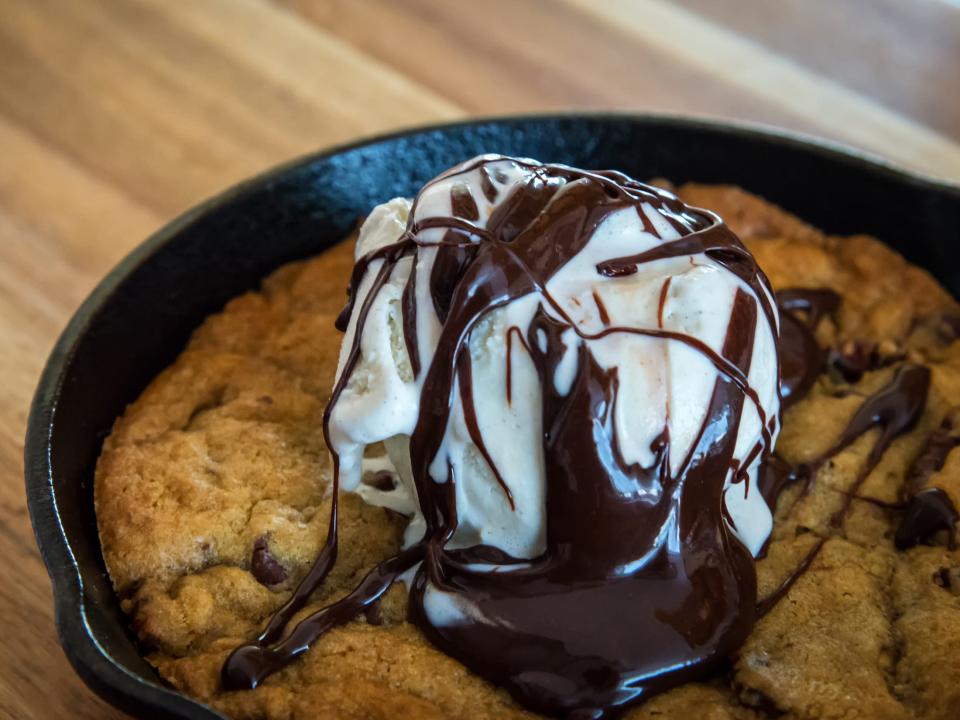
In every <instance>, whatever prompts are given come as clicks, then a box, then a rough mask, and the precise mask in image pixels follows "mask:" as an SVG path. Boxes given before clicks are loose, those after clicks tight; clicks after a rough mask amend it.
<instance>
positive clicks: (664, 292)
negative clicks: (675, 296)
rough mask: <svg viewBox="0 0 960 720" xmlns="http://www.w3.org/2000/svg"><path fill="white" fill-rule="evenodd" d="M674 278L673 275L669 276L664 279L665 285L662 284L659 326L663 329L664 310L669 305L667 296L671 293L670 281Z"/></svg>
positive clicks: (658, 316) (658, 307)
mask: <svg viewBox="0 0 960 720" xmlns="http://www.w3.org/2000/svg"><path fill="white" fill-rule="evenodd" d="M672 280H673V276H672V275H671V276H669V277H668V278H667V279H666V280H664V281H663V285H661V286H660V299H659V301H658V302H657V327H659V328H660V329H661V330H662V329H663V311H664V308H666V306H667V298H668V297H669V294H670V283H671V281H672Z"/></svg>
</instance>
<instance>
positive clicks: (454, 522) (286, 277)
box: [96, 158, 960, 718]
mask: <svg viewBox="0 0 960 720" xmlns="http://www.w3.org/2000/svg"><path fill="white" fill-rule="evenodd" d="M680 195H681V197H683V199H684V200H686V201H687V202H689V203H690V204H691V205H693V206H706V207H713V208H716V209H718V210H720V211H721V213H722V214H723V215H724V216H725V217H727V218H728V220H729V222H730V223H731V226H732V227H733V228H734V229H735V230H736V231H737V233H738V234H739V235H740V236H741V237H742V238H743V240H744V241H745V242H746V243H747V245H748V246H749V248H750V251H751V252H752V253H753V255H754V256H755V257H756V258H757V262H756V263H755V262H754V260H753V257H751V255H750V253H748V252H747V251H746V250H745V249H744V247H743V245H741V244H740V242H739V241H738V240H737V239H736V237H735V236H734V235H733V234H732V233H731V232H730V231H729V230H727V229H726V228H725V227H724V225H723V224H722V223H721V222H720V221H719V219H718V218H717V217H716V216H714V215H712V214H711V213H708V212H706V211H701V210H697V209H694V208H693V207H688V206H687V205H684V204H682V203H681V202H680V201H679V200H677V199H676V198H675V197H674V196H673V195H672V194H670V193H668V192H665V191H662V190H657V189H655V188H652V187H650V186H645V185H642V184H640V183H636V182H635V181H632V180H630V179H629V178H626V177H624V176H622V175H619V174H616V173H593V172H585V171H576V170H573V169H570V168H564V167H562V166H543V165H540V164H539V163H534V162H532V161H516V160H510V159H502V158H481V159H478V160H475V161H470V162H468V163H467V164H465V165H464V166H461V167H459V168H456V169H454V170H451V171H450V172H449V173H447V174H445V175H442V176H440V178H438V179H437V180H435V181H433V182H432V183H431V184H429V185H428V186H427V187H426V188H425V189H424V191H423V192H422V193H421V194H420V196H419V197H418V199H417V202H416V204H415V206H414V209H413V210H412V211H408V208H409V205H408V203H405V202H404V201H402V200H398V201H391V203H388V204H386V205H384V206H381V207H380V208H377V209H376V210H375V211H374V212H373V213H372V214H371V216H370V218H369V219H368V220H367V222H366V224H365V226H364V228H363V230H362V231H361V234H360V239H359V241H358V248H357V258H358V262H357V263H356V267H355V269H354V270H353V273H352V280H351V288H352V292H351V303H350V305H349V306H348V309H347V312H345V313H344V315H343V320H348V322H347V323H346V328H345V329H346V330H347V334H346V340H345V344H344V352H343V354H342V355H341V357H340V361H339V363H338V367H337V370H336V373H334V368H333V367H332V365H333V362H332V360H333V357H332V355H333V353H332V350H331V349H330V348H329V345H328V343H329V340H328V339H327V338H329V335H326V336H324V335H322V332H323V331H322V330H320V328H322V327H323V326H324V325H325V324H329V323H331V322H332V321H333V309H334V303H335V302H336V298H335V296H333V295H332V294H331V293H329V291H325V290H323V289H320V288H318V287H317V285H318V283H317V280H318V278H319V277H322V276H323V275H324V274H335V273H337V272H339V273H340V275H341V277H345V276H347V275H348V274H349V269H348V268H349V266H348V262H349V258H348V257H347V256H346V254H345V252H344V251H342V250H340V251H333V253H332V254H329V255H328V256H327V257H321V258H320V259H319V260H317V261H313V262H312V263H309V264H300V265H297V266H292V267H290V268H287V269H285V270H282V271H280V272H279V273H278V274H277V275H276V276H274V277H273V278H271V279H270V280H268V281H267V283H266V284H265V288H264V293H263V294H253V295H248V296H245V297H243V298H240V299H238V300H237V301H234V302H233V303H231V305H229V306H228V308H227V309H226V311H225V312H224V313H223V314H222V315H220V316H217V317H214V318H211V320H210V321H208V323H207V324H206V325H205V326H204V327H203V328H201V329H200V330H199V331H198V333H197V334H196V336H195V338H194V340H193V341H192V342H191V346H190V348H189V349H188V350H187V352H186V353H185V354H184V355H183V356H182V357H181V359H180V360H178V362H177V363H176V364H175V365H174V366H173V367H172V368H171V369H170V370H168V371H167V372H166V373H165V374H164V375H162V376H161V377H160V378H158V380H157V381H156V382H155V383H154V384H153V385H152V386H151V388H150V389H148V391H147V392H146V393H145V394H144V396H143V397H142V398H141V399H140V400H139V401H138V402H137V403H136V404H134V405H133V406H132V407H131V408H130V409H129V410H128V412H127V413H126V415H125V416H124V418H122V419H121V420H120V421H118V425H117V427H116V428H115V430H114V433H113V434H112V435H111V437H110V438H109V439H108V441H107V443H106V445H105V449H104V454H103V456H102V458H101V461H100V463H99V465H98V473H97V487H96V492H97V510H98V518H99V522H100V528H101V537H102V540H103V545H104V553H105V558H106V560H107V563H108V567H109V569H110V571H111V576H112V578H113V580H114V583H115V585H116V586H117V589H118V592H119V593H120V594H121V597H122V598H123V602H124V607H125V609H126V610H127V611H128V612H129V613H130V614H131V615H132V617H133V620H134V627H135V628H136V630H137V632H138V635H139V636H140V637H141V639H142V640H144V642H145V643H146V644H147V645H148V646H150V647H151V648H153V652H152V654H151V655H150V656H149V657H150V659H151V661H152V662H154V664H155V665H157V667H158V668H159V669H160V672H161V674H163V675H164V676H165V677H166V678H168V679H169V680H170V681H171V682H173V683H174V685H176V686H178V687H181V688H183V689H185V690H186V691H188V692H191V693H192V694H194V695H197V696H199V697H201V698H203V699H205V700H207V701H210V702H212V703H213V704H215V705H216V706H217V707H220V708H222V709H223V710H224V711H226V712H228V713H230V714H232V715H235V716H237V717H300V716H301V715H302V716H304V717H307V716H309V714H310V712H311V708H312V709H313V710H314V711H315V710H316V709H317V708H320V709H322V710H324V711H325V712H326V713H327V714H330V715H332V716H344V717H349V716H357V717H367V716H371V715H374V714H375V713H376V712H380V713H381V716H392V715H393V714H400V715H402V714H407V715H417V716H420V715H422V716H430V714H431V713H432V714H434V715H435V716H440V717H442V716H447V717H463V716H473V717H484V716H490V717H500V716H505V715H510V714H512V713H513V714H517V715H520V714H522V711H521V710H520V709H519V707H518V706H517V705H516V704H515V701H512V700H509V699H508V698H507V696H506V694H505V692H504V689H506V690H508V691H509V692H510V693H511V694H512V695H513V697H514V698H515V699H516V700H519V701H520V703H521V704H522V705H525V706H526V707H528V708H532V709H535V710H538V711H541V712H548V713H551V714H566V715H571V716H573V715H577V716H587V717H589V716H600V715H601V714H603V713H608V714H610V713H614V712H620V711H623V710H624V708H626V707H629V706H631V705H633V707H632V709H629V710H627V711H626V712H627V713H628V714H629V716H637V717H645V716H658V717H663V716H673V717H687V716H690V714H691V713H694V714H699V715H704V716H709V715H707V713H712V714H713V715H714V716H716V717H751V716H760V717H763V716H765V715H766V714H771V715H776V714H779V713H783V712H789V713H792V714H793V715H795V716H797V717H811V718H814V717H834V716H836V717H840V716H857V715H856V713H860V714H861V715H860V716H863V717H910V716H911V715H915V716H918V717H931V718H933V717H948V716H949V715H947V714H943V713H944V712H948V708H949V707H950V704H951V703H952V702H953V701H955V700H956V693H957V691H956V690H951V687H955V683H953V684H951V680H956V679H958V677H960V671H954V674H953V675H951V674H950V673H951V671H950V668H949V667H948V668H947V670H946V671H944V669H943V665H944V663H949V661H950V659H951V658H953V659H954V660H955V659H956V657H957V656H956V651H955V650H953V649H952V648H951V646H950V642H951V639H960V608H958V606H957V595H955V594H954V591H953V588H955V587H956V586H957V585H958V584H960V581H957V580H956V579H955V578H954V576H955V574H956V568H957V565H958V564H960V563H958V559H957V553H956V551H955V550H953V549H952V548H951V547H949V542H950V540H951V538H952V535H951V531H952V525H953V521H954V520H955V515H951V513H953V512H954V510H953V508H954V507H955V502H956V498H957V489H958V488H957V483H956V482H955V481H954V480H953V479H952V478H953V477H955V475H954V474H952V472H951V471H952V464H953V463H955V462H957V460H958V459H957V458H952V455H951V453H950V451H951V450H952V449H953V447H954V446H955V444H956V443H955V442H954V436H955V433H954V420H953V417H954V414H953V413H952V405H951V403H950V400H949V399H950V397H951V396H952V397H956V393H955V390H956V388H955V387H954V384H955V383H957V382H958V379H960V375H956V372H957V370H956V369H955V368H956V366H957V360H958V358H956V357H955V356H956V354H957V353H958V352H960V350H958V349H957V348H955V345H956V343H954V342H953V337H954V329H953V325H954V319H953V318H955V317H956V311H957V308H956V306H955V304H954V303H953V301H952V300H951V299H950V298H949V297H948V296H947V295H946V293H945V292H943V291H942V290H941V289H940V288H939V287H938V286H936V284H935V283H934V282H933V281H932V280H931V279H930V278H929V276H927V275H926V274H925V273H923V272H922V271H920V270H918V269H916V268H912V267H910V266H908V265H907V264H906V263H904V262H903V261H902V260H901V259H900V258H899V257H897V256H896V255H895V254H893V253H892V252H891V251H889V250H887V249H886V248H884V247H883V246H881V245H880V244H879V243H876V241H872V240H869V239H866V238H851V239H847V240H839V239H836V238H828V237H825V236H823V235H822V234H820V233H818V232H816V231H815V230H813V229H811V228H808V227H806V226H804V225H803V224H802V223H800V222H799V221H797V220H795V219H794V218H791V217H789V216H787V215H786V214H784V213H782V212H779V211H777V210H775V209H774V208H772V207H770V206H768V205H766V204H764V203H762V201H759V200H758V199H756V198H753V197H752V196H748V195H746V194H744V193H742V192H739V191H735V190H732V189H728V188H711V187H704V186H691V187H688V188H681V190H680ZM701 198H702V199H704V200H706V202H702V201H701V200H700V199H701ZM408 212H409V217H408V216H407V213H408ZM758 265H759V266H760V267H763V268H764V269H765V270H766V271H767V272H768V274H769V275H770V277H771V280H772V283H773V286H774V287H775V288H777V290H778V291H779V292H778V293H777V296H776V299H775V298H774V295H773V293H772V292H771V290H770V288H769V286H768V285H767V282H766V280H765V278H764V276H763V273H761V272H760V271H759V269H758ZM438 268H439V269H438ZM892 288H896V289H897V292H898V293H899V297H898V298H897V302H896V303H894V302H892V299H891V298H890V297H889V291H890V290H891V289H892ZM904 289H906V296H905V297H904ZM777 305H779V308H780V309H779V311H778V310H777V309H776V306H777ZM778 318H779V319H778ZM341 324H343V323H341ZM778 326H779V336H780V338H779V357H780V361H779V363H778V352H777V346H778V341H777V340H776V336H777V334H778V331H777V328H778ZM781 366H782V367H781ZM324 371H325V372H326V375H325V378H322V376H323V373H324ZM334 374H336V376H337V383H336V385H335V387H334V389H333V393H332V397H331V398H330V402H329V403H326V402H325V401H326V400H327V398H326V397H325V396H326V395H327V392H326V387H329V385H326V386H325V384H324V380H326V381H327V382H329V381H330V380H331V379H332V377H333V376H334ZM778 374H782V379H783V391H782V403H783V408H784V410H785V415H784V423H783V428H782V432H781V428H780V424H779V417H780V409H781V408H780V403H781V398H780V393H778V389H777V377H778ZM323 407H327V408H328V412H327V413H326V418H325V420H326V422H325V423H323V424H324V427H325V430H326V431H327V437H328V440H329V444H330V446H331V449H333V450H334V455H333V456H334V458H336V459H337V460H338V462H339V475H338V474H337V473H336V472H332V473H331V472H330V470H331V469H332V468H330V469H328V468H326V464H325V454H324V446H323V442H322V441H321V440H319V439H318V438H317V437H316V435H317V434H318V428H319V427H320V420H321V418H322V416H323ZM425 408H426V409H425ZM778 434H780V440H779V441H778V442H777V448H778V449H777V455H776V456H772V455H770V452H771V450H772V449H773V446H774V442H775V441H776V440H777V436H778ZM541 438H542V440H541ZM367 446H372V447H367ZM365 451H366V452H365ZM365 455H366V456H367V457H366V460H364V456H365ZM438 458H439V459H438ZM162 460H166V461H167V463H166V465H161V461H162ZM184 471H186V473H185V472H184ZM337 476H339V478H340V480H341V481H342V483H343V484H344V486H345V488H346V489H347V490H353V491H354V492H352V493H351V492H344V493H342V494H339V493H337V492H335V491H334V492H333V493H332V494H330V495H328V496H325V492H324V491H325V489H326V488H327V487H328V483H330V487H334V486H335V483H336V480H333V479H332V478H333V477H337ZM338 504H339V505H340V507H339V513H338V512H337V510H338V508H337V505H338ZM377 505H379V506H381V507H377ZM771 508H773V509H775V510H776V522H775V523H773V524H772V526H771ZM173 513H176V518H175V519H174V517H173V516H172V514H173ZM327 518H330V519H331V520H330V530H332V531H333V532H327V533H326V534H324V532H323V528H324V526H325V525H326V522H325V521H326V520H327ZM338 518H339V519H338ZM338 529H339V530H340V538H339V543H338V542H337V539H336V538H337V532H336V531H337V530H338ZM324 537H325V538H326V540H323V538H324ZM926 542H930V543H933V544H932V545H923V544H919V545H918V543H926ZM338 545H339V550H340V552H339V554H340V557H339V558H337V557H336V556H337V554H338V553H337V549H338ZM897 546H899V547H900V548H901V549H899V550H898V549H897ZM317 556H319V560H317V561H316V562H315V563H314V562H313V561H314V559H315V557H317ZM754 556H759V557H760V558H761V559H760V560H759V561H757V562H756V563H755V562H754ZM371 568H372V571H371ZM930 568H933V569H932V570H930ZM928 570H930V572H929V573H928ZM368 572H369V574H368V575H367V573H368ZM364 575H366V577H364ZM324 576H326V579H325V580H324ZM400 576H403V578H402V580H400V581H397V580H398V578H400ZM931 578H932V579H931ZM395 581H397V582H395ZM295 588H297V589H295ZM408 612H409V616H410V618H411V620H412V622H413V625H411V624H410V623H409V622H407V621H406V620H405V617H406V616H407V614H408ZM845 618H846V619H845ZM850 618H856V620H855V621H854V622H853V623H852V625H853V627H851V622H850ZM414 626H415V627H414ZM931 626H934V627H935V628H936V630H935V631H934V630H933V629H932V628H931ZM287 632H289V633H291V634H290V635H288V636H286V639H284V637H285V636H284V634H285V633H287ZM258 634H259V636H258ZM253 638H257V640H256V641H255V642H252V643H251V640H252V639H253ZM311 645H312V649H310V651H309V652H306V650H307V649H308V647H310V646H311ZM894 647H896V648H897V654H894V651H893V648H894ZM951 652H952V653H953V654H952V655H951ZM295 658H299V659H297V660H296V661H295V662H292V661H293V660H294V659H295ZM452 658H456V660H454V659H452ZM457 660H459V661H460V662H459V663H458V662H457ZM728 661H729V662H728ZM461 663H462V664H461ZM464 666H466V668H469V669H470V671H472V672H468V671H467V670H466V669H464ZM953 667H954V668H955V667H956V664H955V663H954V665H953ZM221 668H222V669H223V671H222V675H221ZM840 669H843V670H844V672H843V673H841V672H839V671H840ZM935 671H936V672H935ZM487 681H492V683H493V684H490V683H489V682H487ZM254 685H259V687H257V689H256V690H253V691H250V690H241V689H240V688H243V687H251V686H254ZM497 687H499V688H501V689H497ZM671 688H672V689H671ZM814 689H816V691H815V692H814ZM658 692H659V693H662V694H660V695H658V696H656V697H653V698H652V699H650V698H651V697H652V696H653V695H654V694H655V693H658ZM951 693H952V694H951ZM641 700H648V702H646V703H643V704H637V702H638V701H641ZM375 708H379V709H375ZM391 708H392V709H391ZM937 713H941V714H937Z"/></svg>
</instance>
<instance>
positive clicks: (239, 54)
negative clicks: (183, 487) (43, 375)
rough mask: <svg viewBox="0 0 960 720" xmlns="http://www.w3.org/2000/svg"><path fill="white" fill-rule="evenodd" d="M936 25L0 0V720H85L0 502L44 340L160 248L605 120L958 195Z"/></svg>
mask: <svg viewBox="0 0 960 720" xmlns="http://www.w3.org/2000/svg"><path fill="white" fill-rule="evenodd" d="M958 88H960V4H957V0H912V1H911V2H903V1H902V0H778V1H777V2H775V3H773V2H767V1H766V0H752V1H749V2H748V1H745V0H679V1H677V2H672V3H671V2H668V1H667V0H606V1H604V2H600V1H598V0H554V1H551V0H537V1H525V0H495V1H491V2H487V1H485V0H472V1H470V2H444V1H443V0H408V1H405V2H396V1H395V0H363V1H361V2H354V1H353V0H339V1H337V0H329V1H326V2H322V1H320V0H317V1H315V2H313V1H311V0H287V1H281V0H275V1H274V2H270V1H269V0H113V1H111V0H97V1H93V0H59V1H58V0H20V1H17V0H0V332H2V337H3V338H4V349H3V352H2V353H0V377H2V378H3V383H2V386H0V462H2V465H0V471H2V475H0V557H2V558H3V562H2V563H0V629H2V631H3V633H4V638H3V643H2V644H0V717H2V718H17V719H18V720H23V719H27V718H45V719H46V718H67V717H69V718H111V717H119V716H120V715H119V714H118V713H116V712H115V711H112V710H111V709H109V708H108V707H107V706H106V705H105V704H104V703H102V702H101V701H99V700H97V699H96V698H95V697H94V696H93V695H92V694H91V693H90V692H89V691H88V690H87V689H86V688H85V687H84V686H83V684H82V683H81V682H80V680H79V679H78V678H77V677H76V676H75V675H74V674H73V672H72V671H71V669H70V667H69V665H68V664H67V662H66V660H65V659H64V657H63V655H62V653H61V651H60V649H59V647H58V645H57V640H56V635H55V631H54V627H53V618H52V612H51V602H50V590H49V584H48V581H47V578H46V572H45V571H44V568H43V565H42V564H41V562H40V558H39V556H38V554H37V550H36V547H35V545H34V541H33V535H32V533H31V529H30V524H29V520H28V518H27V511H26V508H25V506H24V497H23V490H22V483H23V480H22V459H21V457H22V449H23V448H22V442H23V433H24V423H25V419H26V414H27V407H28V403H29V401H30V396H31V394H32V392H33V388H34V384H35V382H36V380H37V377H38V375H39V372H40V369H41V366H42V364H43V362H44V359H45V358H46V355H47V353H48V351H49V350H50V347H51V346H52V344H53V342H54V339H55V337H56V336H57V333H58V332H59V331H60V330H61V328H63V326H64V324H65V323H66V321H67V318H68V317H69V316H70V314H71V313H72V312H73V310H74V308H75V307H76V306H77V304H78V303H79V302H80V301H81V300H82V299H83V298H84V296H85V295H86V294H87V293H88V292H89V291H90V289H91V288H92V287H93V286H94V284H95V283H96V282H97V280H98V279H99V278H100V277H101V276H102V275H103V274H104V273H105V272H106V271H107V270H108V269H109V268H110V267H111V266H112V265H113V264H114V263H116V262H117V261H118V260H119V259H120V258H121V257H122V256H123V255H124V254H125V253H126V252H128V251H129V250H130V249H131V248H132V247H133V246H134V245H136V244H137V243H138V242H140V241H141V239H143V238H144V237H145V236H146V235H147V234H148V233H150V232H151V231H152V230H154V229H156V228H157V227H158V226H160V225H161V224H162V223H164V222H166V221H167V220H169V219H171V218H172V217H173V216H175V215H176V214H178V213H179V212H181V211H182V210H185V209H186V208H188V207H190V206H191V205H193V204H194V203H196V202H197V201H199V200H201V199H203V198H204V197H206V196H208V195H211V194H212V193H215V192H217V191H218V190H220V189H222V188H224V187H226V186H228V185H230V184H232V183H234V182H236V181H238V180H240V179H241V178H244V177H245V176H248V175H250V174H252V173H256V172H258V171H260V170H262V169H264V168H266V167H268V166H270V165H274V164H276V163H278V162H281V161H283V160H286V159H288V158H290V157H293V156H296V155H298V154H301V153H305V152H308V151H311V150H315V149H317V148H320V147H323V146H325V145H328V144H331V143H335V142H340V141H343V140H347V139H350V138H355V137H358V136H362V135H366V134H369V133H375V132H379V131H381V130H385V129H388V128H395V127H399V126H405V125H414V124H417V123H422V122H433V121H438V120H445V119H450V118H458V117H463V116H467V115H476V114H497V113H507V112H518V111H531V110H547V109H560V108H574V107H575V108H622V109H631V110H659V111H670V112H682V113H696V114H703V115H715V116H722V117H729V118H738V119H744V120H752V121H759V122H765V123H773V124H778V125H784V126H787V127H791V128H795V129H798V130H802V131H807V132H812V133H816V134H819V135H824V136H828V137H831V138H835V139H838V140H841V141H845V142H848V143H851V144H853V145H856V146H859V147H862V148H866V149H868V150H872V151H875V152H878V153H881V154H883V155H886V156H888V157H889V158H891V159H893V160H896V161H898V162H901V163H903V164H905V165H908V166H911V167H915V168H919V169H921V170H924V171H926V172H929V173H932V174H936V175H940V176H944V177H948V178H952V179H953V180H960V93H958V92H957V91H958Z"/></svg>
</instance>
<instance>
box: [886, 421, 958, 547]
mask: <svg viewBox="0 0 960 720" xmlns="http://www.w3.org/2000/svg"><path fill="white" fill-rule="evenodd" d="M958 416H960V412H957V411H954V412H951V413H949V414H948V415H947V416H946V417H945V418H944V419H943V422H942V423H941V425H940V427H939V428H937V429H936V430H934V431H933V433H931V435H930V437H929V438H928V439H927V444H926V447H924V449H923V452H921V453H920V455H919V456H918V457H917V459H916V460H915V461H914V463H913V466H912V467H911V469H910V473H909V474H908V475H907V485H906V488H905V489H906V493H905V494H906V496H907V497H906V503H907V506H906V511H905V512H904V515H903V519H902V520H901V522H900V526H899V527H898V528H897V534H896V536H895V537H894V542H895V543H896V545H897V548H899V549H900V550H905V549H906V548H910V547H913V546H914V545H917V544H918V543H921V542H926V541H929V540H931V539H932V538H933V536H935V535H936V534H937V533H939V532H945V533H946V534H947V543H948V545H949V547H950V549H951V550H952V549H954V548H955V547H956V523H957V519H958V517H960V515H958V513H957V509H956V507H955V506H954V504H953V501H952V500H951V499H950V497H949V496H948V495H947V493H946V492H944V491H943V489H941V488H938V487H928V482H929V480H930V477H931V476H932V475H933V474H934V473H936V472H938V471H940V470H941V469H942V468H943V466H944V464H945V463H946V461H947V456H948V455H949V454H950V452H951V451H952V450H953V449H954V448H955V447H957V446H958V445H960V428H958V427H957V420H958Z"/></svg>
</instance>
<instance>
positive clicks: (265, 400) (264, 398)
mask: <svg viewBox="0 0 960 720" xmlns="http://www.w3.org/2000/svg"><path fill="white" fill-rule="evenodd" d="M257 402H258V403H260V404H262V405H273V398H272V397H270V396H269V395H261V396H260V397H258V398H257Z"/></svg>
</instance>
